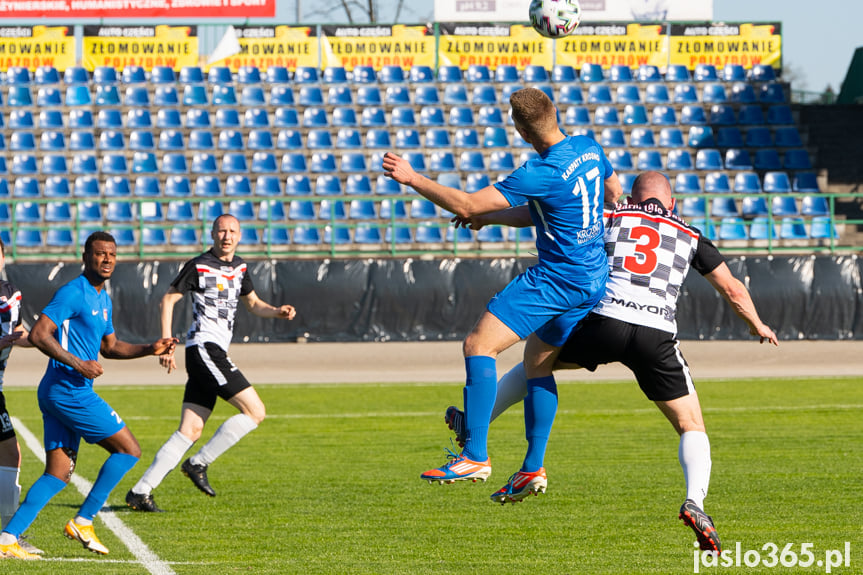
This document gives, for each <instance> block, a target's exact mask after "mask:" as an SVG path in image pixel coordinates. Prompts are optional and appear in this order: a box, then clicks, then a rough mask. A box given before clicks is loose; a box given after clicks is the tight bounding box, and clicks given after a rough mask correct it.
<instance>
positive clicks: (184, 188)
mask: <svg viewBox="0 0 863 575" xmlns="http://www.w3.org/2000/svg"><path fill="white" fill-rule="evenodd" d="M191 195H192V186H191V185H190V184H189V178H187V177H185V176H168V178H167V179H166V180H165V196H166V197H169V198H188V197H189V196H191Z"/></svg>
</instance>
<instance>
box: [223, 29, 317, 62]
mask: <svg viewBox="0 0 863 575" xmlns="http://www.w3.org/2000/svg"><path fill="white" fill-rule="evenodd" d="M234 30H235V31H236V32H237V39H238V41H239V43H240V53H239V54H234V55H233V56H229V57H227V58H224V59H222V60H217V61H214V62H209V63H208V64H207V68H208V69H209V67H210V66H227V67H228V68H230V69H231V70H232V71H234V72H236V71H237V70H238V69H239V68H240V67H241V66H256V67H257V68H259V69H260V70H261V72H263V71H265V70H266V69H267V68H270V67H274V66H278V67H283V68H287V69H289V70H296V69H297V66H312V67H314V68H317V67H318V32H317V27H315V26H235V27H234Z"/></svg>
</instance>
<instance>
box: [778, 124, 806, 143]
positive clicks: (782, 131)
mask: <svg viewBox="0 0 863 575" xmlns="http://www.w3.org/2000/svg"><path fill="white" fill-rule="evenodd" d="M773 137H774V139H775V141H776V146H777V147H780V148H799V147H801V146H802V145H803V141H802V140H801V138H800V133H799V132H798V131H797V127H796V126H777V127H775V128H774V129H773Z"/></svg>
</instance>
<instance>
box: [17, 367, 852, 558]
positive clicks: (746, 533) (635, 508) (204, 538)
mask: <svg viewBox="0 0 863 575" xmlns="http://www.w3.org/2000/svg"><path fill="white" fill-rule="evenodd" d="M97 389H98V390H99V392H100V394H101V395H102V396H103V397H104V398H105V399H107V400H108V402H109V403H110V404H111V405H112V406H113V407H114V408H115V409H116V410H117V411H118V412H119V413H120V415H121V416H123V418H124V419H125V420H126V422H127V423H128V425H129V426H130V428H131V429H132V431H133V432H134V433H135V435H136V436H137V437H138V439H139V441H140V443H141V447H142V450H143V452H144V456H143V458H142V461H141V462H140V463H139V464H138V466H137V467H136V468H135V469H133V470H132V471H131V472H130V473H129V475H128V476H127V477H126V478H125V479H124V480H123V481H122V483H121V484H120V486H119V487H118V488H117V489H116V490H115V491H114V492H113V494H112V496H111V498H110V500H109V505H110V506H112V507H113V509H114V510H115V511H116V514H117V516H118V517H119V518H120V519H121V520H122V521H123V522H124V523H125V524H126V525H127V526H128V527H129V528H130V529H132V530H133V531H134V533H135V534H137V535H138V536H139V537H140V538H141V540H143V542H144V543H145V544H146V545H147V546H148V547H149V548H150V550H151V551H153V552H154V553H155V554H156V555H158V556H159V558H160V559H162V560H163V561H165V562H167V563H168V565H169V566H170V569H172V570H173V571H174V572H175V573H177V574H178V575H182V574H198V573H201V574H204V573H206V574H212V573H215V574H219V575H222V574H229V573H254V574H282V573H303V574H317V573H381V574H391V573H393V574H395V573H404V574H422V573H430V574H436V575H439V574H445V573H453V574H459V575H464V574H467V573H478V574H486V573H487V574H494V575H498V574H506V573H513V574H519V575H523V574H525V573H536V574H561V573H609V574H618V573H620V574H630V573H632V574H636V573H637V574H642V573H644V574H648V573H657V574H669V573H692V572H693V571H694V547H693V541H694V536H693V534H692V532H691V531H690V530H689V529H688V528H686V527H684V526H683V524H682V522H680V521H679V520H678V519H677V509H678V508H679V506H680V504H681V503H682V501H683V499H684V494H685V491H684V485H683V476H682V472H681V470H680V466H679V464H678V461H677V444H678V440H677V436H676V434H675V433H674V431H673V429H672V428H671V426H670V425H669V424H668V422H667V421H665V419H664V418H663V417H662V415H661V414H660V413H659V411H658V410H657V409H656V408H655V406H653V404H652V403H651V402H649V401H647V400H646V399H645V398H644V397H643V396H642V394H641V392H640V391H639V389H638V387H637V386H636V385H635V384H634V383H630V382H627V383H606V382H594V383H565V384H561V385H560V410H559V412H558V416H557V420H556V422H555V427H554V430H553V432H552V437H551V440H550V443H549V448H548V452H547V456H546V468H547V470H548V477H549V487H548V493H547V494H546V495H541V496H538V497H531V498H529V499H528V500H526V501H525V502H523V503H519V504H517V505H506V506H501V505H497V504H493V503H491V501H490V500H489V498H488V496H489V495H490V494H491V493H492V492H493V491H495V490H496V489H497V488H499V487H500V486H501V485H503V484H504V483H505V482H506V480H507V478H508V477H509V475H510V474H511V473H513V472H514V471H516V470H517V468H518V466H519V464H520V462H521V458H522V457H523V455H524V449H525V446H526V443H525V441H524V433H523V423H522V414H521V409H520V408H516V409H512V410H510V412H508V413H506V414H504V415H503V416H502V417H501V418H500V419H499V420H498V421H497V422H495V423H494V424H493V426H492V430H491V434H490V442H489V451H490V454H491V461H492V464H493V469H494V471H493V473H492V476H491V478H490V480H489V481H488V482H487V483H485V484H483V483H477V484H472V483H459V484H455V485H444V486H441V485H438V484H433V485H429V484H428V483H426V482H424V481H421V480H420V479H419V474H420V473H421V472H422V471H424V470H426V469H428V468H431V467H437V466H439V465H441V464H443V463H444V462H445V457H444V451H443V448H444V447H446V446H449V438H450V436H451V434H450V432H449V431H448V430H447V429H446V427H445V425H444V424H443V412H444V408H445V407H446V406H447V405H449V404H452V403H456V404H461V386H460V385H456V384H437V385H435V384H415V383H404V384H382V385H366V384H351V385H315V386H311V385H309V386H305V385H292V386H286V385H260V386H258V390H259V393H260V394H261V396H262V397H263V399H264V401H265V403H266V404H267V408H268V419H267V420H266V421H265V422H264V423H263V425H261V426H260V427H259V428H258V429H257V430H256V431H255V432H253V433H252V434H250V435H249V436H247V437H246V438H245V439H243V441H242V442H241V443H240V444H239V445H238V446H237V447H235V448H234V449H232V450H230V451H229V452H227V453H226V454H225V455H224V456H223V457H222V458H221V459H219V460H218V461H217V462H216V463H215V464H214V465H213V466H212V467H211V468H210V473H209V475H210V481H211V483H212V484H213V487H214V488H215V489H216V491H217V493H218V496H217V497H215V498H212V499H211V498H207V497H205V496H204V495H203V494H201V493H199V492H198V491H197V490H196V489H195V488H194V487H193V486H192V484H191V482H190V481H189V480H188V479H186V478H185V477H183V475H182V474H181V473H180V472H179V470H175V471H174V472H172V473H171V474H170V475H169V476H168V478H167V479H166V480H165V482H164V483H163V484H162V486H160V487H159V489H158V490H156V492H155V498H156V501H157V502H158V504H159V505H160V506H161V507H162V508H164V509H166V510H167V511H168V512H167V513H163V514H142V513H135V512H131V511H129V510H128V509H127V508H126V507H125V504H124V503H123V497H124V495H125V493H126V491H127V490H128V489H129V488H130V487H131V486H132V485H133V484H134V483H135V481H137V479H138V478H139V477H140V476H141V474H142V473H143V472H144V470H145V469H146V466H147V465H149V463H150V461H151V460H152V457H153V454H154V453H155V451H156V450H157V449H158V447H159V446H160V445H161V443H162V442H163V441H164V440H165V439H166V438H167V437H168V436H169V435H170V434H171V433H172V432H173V431H174V430H175V429H176V425H177V421H178V416H179V410H180V409H179V408H180V401H181V396H182V389H181V388H180V387H161V386H159V387H147V388H144V387H134V388H131V387H111V388H100V387H99V386H98V383H97ZM698 389H699V395H700V398H701V403H702V406H703V408H704V414H705V421H706V424H707V428H708V433H709V434H710V439H711V443H712V454H713V474H712V481H711V485H710V494H709V496H708V498H707V502H706V508H707V509H706V510H707V512H708V513H710V514H711V515H712V516H713V518H714V520H715V522H716V525H717V529H718V531H719V534H720V536H721V537H722V540H723V543H724V545H725V546H726V548H733V547H734V546H735V544H736V543H738V542H739V543H740V545H741V549H742V550H743V551H746V550H762V548H763V547H764V546H765V545H768V544H770V543H773V544H775V545H777V546H778V548H779V550H780V551H781V550H782V548H783V547H785V546H786V545H787V544H789V543H790V544H793V548H792V549H793V550H795V551H797V552H799V551H800V545H801V544H802V543H812V550H813V552H814V556H815V558H816V559H818V560H820V559H822V558H823V557H824V553H825V552H826V551H827V550H830V549H843V548H844V545H845V542H850V546H851V547H850V548H851V554H850V557H849V559H850V567H845V566H842V567H835V568H833V570H832V571H833V573H863V554H861V549H863V527H861V525H863V379H861V378H835V379H800V380H788V379H784V380H779V379H775V380H751V381H735V380H719V381H701V382H698ZM6 396H7V401H8V406H9V410H10V413H12V414H13V415H14V416H16V417H17V418H19V419H20V420H21V421H22V422H23V423H24V425H25V426H27V427H28V428H29V429H30V430H32V431H33V433H35V434H36V436H37V437H39V438H40V440H41V435H42V431H41V429H42V428H41V419H40V417H39V413H38V408H37V405H36V394H35V389H21V388H7V389H6ZM231 414H232V410H231V409H230V408H229V407H228V406H226V405H225V404H224V403H221V404H220V405H219V406H218V407H217V408H216V411H215V413H214V415H213V418H212V420H211V421H210V424H209V426H208V428H207V429H206V430H205V436H204V439H206V438H208V437H209V435H211V434H212V433H213V432H214V431H215V429H216V427H217V426H218V425H219V424H220V423H221V422H222V421H224V419H225V418H226V417H227V416H229V415H231ZM22 451H23V469H22V478H21V483H22V486H23V490H24V492H25V493H26V490H27V489H28V488H29V486H30V485H31V484H32V483H33V481H34V480H35V479H36V477H37V476H38V475H39V474H41V472H42V465H41V464H40V463H39V461H38V460H37V459H36V457H35V456H34V455H33V454H32V453H31V452H30V451H29V450H28V449H27V448H26V447H23V446H22ZM104 459H105V454H104V452H103V451H102V450H101V449H100V448H98V447H92V446H85V447H84V448H82V451H81V454H80V457H79V467H78V470H77V473H78V474H80V475H81V476H83V477H85V478H87V479H88V480H90V481H93V480H94V479H95V477H96V472H97V470H98V467H99V466H100V465H101V463H102V462H103V461H104ZM81 501H82V497H81V496H80V494H79V493H78V492H77V490H76V489H75V488H74V487H73V486H69V487H68V488H67V489H66V490H64V491H63V492H62V493H61V494H60V495H58V496H57V497H56V498H55V499H54V500H53V501H52V502H51V503H50V504H49V506H48V507H47V508H46V509H45V510H44V511H43V512H42V514H41V515H40V516H39V517H38V518H37V519H36V522H35V523H34V524H33V526H32V527H31V528H30V530H29V535H30V537H31V540H32V541H33V542H34V543H36V544H37V545H39V546H40V547H42V548H43V549H44V550H45V551H46V560H43V561H41V562H38V563H37V562H32V563H29V562H28V563H25V562H15V561H3V562H2V571H3V573H28V574H42V573H48V574H53V573H75V574H76V575H84V574H91V573H92V574H99V575H105V574H122V575H137V574H145V573H147V570H146V569H145V568H144V566H142V565H141V564H139V563H137V562H135V560H134V557H133V555H132V554H131V553H130V552H129V551H128V550H127V549H126V547H125V546H124V544H123V543H122V542H121V541H120V540H118V539H117V538H116V537H115V536H114V535H113V534H112V533H111V532H110V531H109V530H108V528H107V527H106V526H105V525H104V524H103V523H102V522H101V521H100V520H98V519H97V521H96V529H97V533H98V534H99V535H100V537H101V539H102V541H103V542H104V543H105V544H106V545H107V546H108V547H109V548H110V549H111V554H110V555H108V556H107V557H98V556H95V555H92V554H88V553H87V552H86V551H84V550H83V549H82V548H81V546H80V545H78V544H77V543H73V542H70V541H68V540H66V539H65V538H64V537H63V536H62V534H61V530H62V527H63V524H64V523H65V522H66V521H67V520H68V519H69V518H70V517H72V516H73V515H74V514H75V511H76V509H77V507H78V505H80V503H81ZM761 553H762V554H766V552H764V551H761ZM700 572H702V573H788V574H792V573H794V574H796V573H824V572H825V567H824V566H821V567H819V566H818V565H817V564H813V565H812V566H810V567H808V568H804V567H800V566H798V565H795V566H793V567H783V566H782V565H781V564H780V565H778V566H777V567H774V568H769V567H764V566H763V565H760V566H758V567H746V566H745V565H744V566H741V567H739V568H738V567H721V566H718V567H710V568H707V567H702V568H701V570H700Z"/></svg>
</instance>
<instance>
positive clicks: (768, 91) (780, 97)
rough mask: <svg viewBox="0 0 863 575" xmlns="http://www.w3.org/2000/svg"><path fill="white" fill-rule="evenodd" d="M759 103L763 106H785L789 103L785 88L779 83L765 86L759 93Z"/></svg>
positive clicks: (769, 83) (770, 83)
mask: <svg viewBox="0 0 863 575" xmlns="http://www.w3.org/2000/svg"><path fill="white" fill-rule="evenodd" d="M758 101H759V102H761V103H762V104H784V103H785V102H787V101H788V98H787V97H786V95H785V87H784V86H783V85H782V84H780V83H778V82H768V83H767V84H763V85H762V86H761V88H759V91H758Z"/></svg>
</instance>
